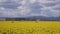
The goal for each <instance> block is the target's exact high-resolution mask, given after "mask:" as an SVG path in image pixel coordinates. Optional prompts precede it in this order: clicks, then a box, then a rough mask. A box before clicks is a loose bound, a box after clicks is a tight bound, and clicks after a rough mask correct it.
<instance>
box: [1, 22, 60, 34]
mask: <svg viewBox="0 0 60 34" xmlns="http://www.w3.org/2000/svg"><path fill="white" fill-rule="evenodd" d="M0 34H60V21H0Z"/></svg>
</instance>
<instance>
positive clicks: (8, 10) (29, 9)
mask: <svg viewBox="0 0 60 34" xmlns="http://www.w3.org/2000/svg"><path fill="white" fill-rule="evenodd" d="M28 16H45V17H59V16H60V0H0V17H28Z"/></svg>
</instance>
